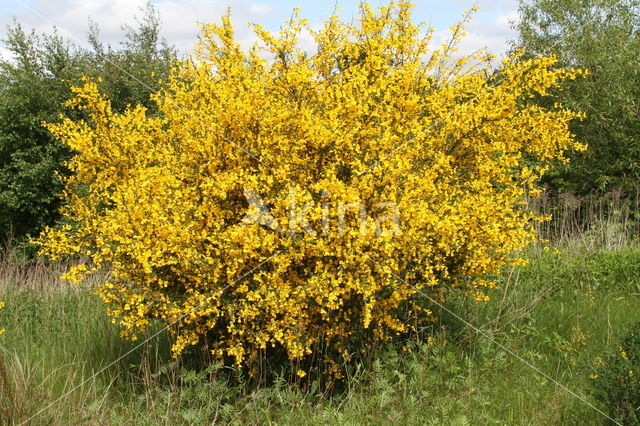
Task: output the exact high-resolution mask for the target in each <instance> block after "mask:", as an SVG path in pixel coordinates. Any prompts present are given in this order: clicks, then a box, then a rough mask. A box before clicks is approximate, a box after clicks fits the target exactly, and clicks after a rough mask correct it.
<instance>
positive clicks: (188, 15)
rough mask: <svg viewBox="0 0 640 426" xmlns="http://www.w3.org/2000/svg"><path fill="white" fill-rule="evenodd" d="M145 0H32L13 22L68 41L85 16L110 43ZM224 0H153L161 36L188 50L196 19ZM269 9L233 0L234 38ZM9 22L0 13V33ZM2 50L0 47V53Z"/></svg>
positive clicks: (210, 15)
mask: <svg viewBox="0 0 640 426" xmlns="http://www.w3.org/2000/svg"><path fill="white" fill-rule="evenodd" d="M145 3H146V0H58V1H51V0H37V1H36V2H34V3H33V9H32V10H31V9H29V8H27V7H22V8H21V9H20V10H19V12H18V13H17V15H16V18H17V20H18V22H20V23H21V24H22V26H23V27H24V28H25V29H27V30H30V29H35V30H36V32H45V33H49V32H51V31H52V30H53V27H54V26H55V27H57V28H58V30H59V32H60V33H61V34H62V35H63V36H64V37H67V38H69V39H71V40H73V41H74V42H77V43H85V42H86V38H87V37H86V36H87V32H88V29H89V25H88V24H89V19H91V20H92V21H94V22H97V23H98V25H99V28H100V36H101V39H102V40H103V41H104V42H106V43H110V44H112V45H117V43H118V42H119V41H121V40H122V35H123V32H122V26H123V25H124V24H128V25H133V26H135V18H136V16H140V9H141V8H142V7H143V6H144V4H145ZM228 4H229V1H228V0H163V1H160V2H157V3H154V5H155V6H156V8H157V9H158V11H159V12H160V18H161V21H162V36H163V37H165V38H166V39H167V40H168V41H169V43H171V44H174V45H176V47H178V48H179V49H180V50H181V51H182V52H185V53H186V52H189V51H190V50H191V49H192V48H193V47H194V44H195V42H196V40H197V35H198V32H199V29H198V23H205V22H219V19H220V16H221V15H223V14H224V13H225V12H226V10H227V5H228ZM272 13H273V9H272V8H271V7H270V6H268V5H266V4H262V3H258V2H255V1H249V0H239V1H235V2H233V6H232V21H233V23H234V28H235V29H236V36H237V39H238V42H239V43H240V44H241V45H243V46H248V45H250V44H251V43H252V42H253V41H254V40H255V36H254V35H253V31H252V30H251V29H250V28H249V27H248V26H247V23H248V22H250V21H259V20H260V18H264V17H265V16H268V15H270V14H272ZM10 22H11V17H10V16H6V15H5V16H0V35H2V38H4V33H5V31H4V29H5V28H6V25H7V24H8V23H10ZM1 52H2V51H0V53H1Z"/></svg>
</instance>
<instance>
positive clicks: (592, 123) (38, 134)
mask: <svg viewBox="0 0 640 426" xmlns="http://www.w3.org/2000/svg"><path fill="white" fill-rule="evenodd" d="M519 12H520V17H519V21H518V22H517V23H516V24H515V27H516V29H517V30H518V34H519V36H518V39H517V40H516V41H515V42H514V45H513V47H514V48H517V49H525V51H526V52H527V55H529V56H534V55H539V54H544V55H556V56H558V57H559V59H560V64H559V66H562V67H577V68H582V69H587V70H588V71H589V75H588V77H586V78H579V79H577V80H574V81H568V82H565V83H564V84H563V86H564V87H563V88H562V90H559V91H558V93H557V94H556V96H555V98H554V99H552V100H551V102H555V101H558V102H561V103H562V104H564V105H565V106H567V107H569V108H571V109H573V110H577V111H582V112H584V113H585V114H586V118H585V119H584V120H582V121H576V122H574V123H573V126H572V130H573V132H574V133H575V134H576V136H577V139H578V140H580V141H581V142H584V143H587V144H588V145H589V148H588V149H587V150H586V151H584V152H572V153H570V154H569V157H570V159H571V161H570V162H569V163H568V164H563V163H558V164H556V165H555V166H554V167H553V168H552V169H551V170H549V172H548V173H547V175H546V176H545V177H544V178H543V181H542V182H541V183H542V184H543V185H545V186H546V187H547V188H548V189H549V194H551V196H552V197H553V196H559V195H561V194H567V193H570V194H575V195H576V196H578V197H593V196H594V195H595V194H607V193H611V192H612V191H615V192H616V193H619V194H622V195H621V198H622V200H629V203H630V204H637V202H638V194H639V191H640V189H639V188H640V184H639V182H640V125H639V124H638V117H640V66H639V65H638V58H639V57H640V1H638V0H595V1H590V2H585V1H582V0H521V1H520V9H519ZM214 18H215V17H212V19H214ZM159 31H160V19H159V16H158V13H157V10H155V9H154V8H153V6H151V5H150V4H149V5H147V7H146V9H144V10H143V11H142V13H141V14H140V17H139V19H138V20H137V25H136V26H134V27H123V41H122V42H121V43H120V44H119V45H117V46H115V47H114V46H110V45H105V44H104V43H102V42H101V41H100V34H99V27H98V25H97V24H95V23H92V24H91V25H90V31H89V33H88V36H87V42H88V43H87V46H88V47H83V46H81V45H79V44H78V43H73V42H71V41H69V40H67V39H65V38H64V37H62V36H61V35H60V34H59V33H57V32H53V33H52V34H37V33H35V32H25V31H24V29H23V28H22V27H21V25H20V24H19V23H18V22H13V24H11V25H10V26H9V28H8V31H7V35H6V39H5V40H4V44H5V46H6V48H7V49H8V50H9V52H10V53H11V57H10V58H3V59H2V60H0V93H1V96H0V236H10V238H11V239H13V240H14V241H25V240H26V237H27V236H29V235H36V234H37V233H38V232H39V230H40V229H42V227H43V226H45V225H51V224H54V223H56V221H57V220H58V214H57V210H58V208H59V206H60V200H59V198H58V195H57V194H58V193H59V191H60V190H61V189H62V185H61V179H60V176H64V175H65V174H67V173H68V172H67V170H66V169H65V167H64V164H65V161H66V160H67V159H68V158H69V157H70V155H71V153H70V152H69V151H68V150H67V149H66V148H65V147H64V146H63V145H62V144H60V143H58V142H56V141H55V140H54V139H53V138H52V136H51V135H50V134H49V133H48V131H47V130H46V129H45V128H44V127H43V126H42V122H43V121H55V120H57V118H58V116H59V114H61V113H64V114H74V112H72V111H70V110H68V109H67V108H66V107H65V106H63V103H64V101H65V100H67V99H69V98H70V97H71V91H70V87H71V86H73V85H75V84H77V83H78V82H79V81H80V79H81V77H82V76H89V77H99V78H101V79H102V83H101V87H102V90H103V91H105V92H106V94H107V95H108V97H109V99H111V100H112V106H113V108H114V109H115V110H118V111H122V110H123V109H124V108H126V106H127V105H130V104H131V105H133V104H141V105H144V106H146V107H147V108H149V110H150V112H151V113H154V111H155V109H154V108H155V106H154V104H153V103H152V102H151V101H150V100H149V94H150V93H152V92H154V91H156V90H157V89H158V88H159V87H160V84H161V82H162V80H163V79H164V78H165V77H166V75H167V73H168V72H169V70H170V68H171V64H172V61H173V60H174V59H176V56H177V53H176V49H175V48H173V47H172V46H171V45H169V44H167V42H166V41H164V40H162V39H161V38H160V36H159ZM545 102H549V100H546V101H545ZM75 114H77V113H75ZM631 212H632V214H631V215H632V217H631V220H632V221H635V222H638V219H639V218H638V212H637V209H632V210H631Z"/></svg>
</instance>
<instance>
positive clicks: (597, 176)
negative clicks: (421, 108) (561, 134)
mask: <svg viewBox="0 0 640 426" xmlns="http://www.w3.org/2000/svg"><path fill="white" fill-rule="evenodd" d="M516 27H517V30H518V31H519V40H518V41H517V43H516V45H517V47H518V48H525V49H526V50H527V51H528V53H529V54H530V55H532V56H534V55H540V54H542V55H557V56H558V58H559V65H560V66H572V67H579V68H581V69H586V70H588V71H589V77H588V78H584V79H579V80H575V81H565V82H563V83H562V89H563V90H562V91H561V92H559V93H558V95H557V96H558V98H559V99H560V100H561V101H562V102H563V103H564V104H566V105H567V106H568V107H569V108H571V109H573V110H576V111H582V112H584V113H585V114H586V119H585V120H582V121H579V122H574V123H573V124H572V131H573V132H574V133H575V134H576V137H577V139H578V140H579V141H581V142H583V143H587V144H588V145H589V149H587V150H586V151H584V152H574V153H572V154H570V158H571V161H570V162H569V163H568V164H561V165H558V166H556V167H554V168H553V169H552V170H551V171H550V173H549V174H548V176H547V177H546V178H545V182H546V183H547V184H549V185H550V186H551V188H552V189H554V190H556V191H558V192H562V191H566V190H569V191H573V192H578V193H581V194H585V193H590V192H594V191H604V192H609V191H611V190H612V189H615V188H619V187H621V188H622V189H623V190H624V191H625V193H626V194H631V195H632V196H636V192H637V188H638V182H639V179H640V167H638V164H639V163H638V161H637V159H638V157H640V126H638V124H637V116H638V99H639V98H640V88H639V86H638V84H637V81H638V79H639V78H640V74H639V73H640V68H638V67H637V65H636V64H637V58H638V56H639V55H640V38H639V37H638V30H639V29H640V2H638V1H637V0H597V1H588V2H586V1H582V0H521V2H520V20H519V23H518V24H517V26H516Z"/></svg>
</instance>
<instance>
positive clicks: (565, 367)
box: [0, 246, 640, 425]
mask: <svg viewBox="0 0 640 426" xmlns="http://www.w3.org/2000/svg"><path fill="white" fill-rule="evenodd" d="M527 256H528V257H529V259H530V260H531V262H530V264H529V265H528V266H525V267H519V268H514V269H512V270H507V271H504V273H503V274H501V275H500V276H498V277H497V280H498V282H499V284H500V287H501V288H500V290H496V291H495V293H494V294H493V295H492V296H493V297H492V299H491V301H489V302H486V303H478V302H472V301H469V300H467V299H464V298H462V297H459V296H456V295H455V294H453V295H451V297H450V298H449V301H448V302H447V304H446V306H445V307H446V309H448V310H450V311H451V312H453V314H451V313H447V312H446V310H443V311H442V313H441V315H442V320H441V322H440V323H439V324H436V325H434V327H433V328H432V329H429V330H424V331H423V333H422V337H421V338H420V339H418V340H416V341H415V342H413V343H411V344H410V345H409V346H408V347H407V350H402V349H401V348H400V346H398V345H396V346H394V345H389V347H387V348H385V349H384V350H382V351H380V353H378V354H376V355H375V357H374V358H373V359H374V360H373V362H372V363H371V364H370V365H367V366H363V365H354V366H353V368H351V369H350V376H349V378H348V380H347V381H346V382H345V387H344V389H342V390H341V391H339V392H335V393H333V394H327V393H321V392H318V391H317V390H315V389H314V391H313V392H311V391H307V392H303V391H301V390H299V389H297V388H296V387H294V386H291V385H289V384H287V381H286V380H285V379H284V378H280V379H279V380H276V382H275V383H274V384H273V385H272V386H270V387H266V388H256V387H249V386H246V385H244V384H243V383H242V380H241V378H238V377H237V376H234V373H233V372H231V371H229V370H228V369H226V368H222V367H219V366H211V367H210V368H208V369H206V370H203V371H197V372H196V370H193V369H189V368H188V367H187V364H186V362H184V360H172V359H171V358H170V357H169V355H168V347H169V338H168V336H167V335H166V333H160V334H159V335H158V336H157V337H155V338H153V339H151V340H150V341H149V342H148V343H145V344H143V345H141V346H139V344H137V343H136V342H126V341H123V340H121V339H120V338H119V336H118V330H117V329H116V327H115V326H113V325H112V324H111V323H110V322H109V320H108V319H107V318H106V317H105V315H103V312H102V311H103V307H102V305H101V302H100V301H99V300H97V298H95V297H93V296H91V295H90V290H89V289H88V288H86V287H82V288H74V287H69V286H67V285H65V284H62V283H60V282H59V281H58V280H57V279H56V276H57V274H59V272H60V271H61V270H62V269H63V268H64V267H65V266H64V265H59V264H55V265H47V264H36V265H25V264H23V263H21V262H19V261H17V260H15V259H5V260H4V263H2V265H0V300H3V301H5V302H6V307H5V309H3V310H1V311H0V325H1V326H2V327H4V328H6V329H7V332H6V333H5V334H3V335H1V336H0V423H2V424H21V423H23V422H26V424H55V425H58V424H92V425H94V424H121V423H127V424H139V425H147V424H148V425H156V424H167V425H169V424H171V425H174V424H209V423H214V422H215V423H231V424H245V423H249V424H263V423H275V424H388V423H390V422H399V423H402V424H452V425H453V424H455V425H458V424H459V425H463V424H487V425H489V424H505V423H508V424H522V425H527V424H559V423H561V424H576V425H577V424H580V425H582V424H605V423H606V418H605V417H604V416H603V415H601V414H599V413H598V412H597V411H596V410H595V409H594V408H592V407H590V405H592V406H594V407H596V408H597V409H600V410H603V411H606V407H603V406H601V405H599V403H598V402H597V401H595V400H594V399H593V398H592V397H591V396H590V394H589V392H588V390H589V385H590V383H589V381H590V379H589V378H588V376H589V374H590V373H591V372H592V370H593V365H594V363H595V362H597V359H598V357H602V356H603V355H604V354H606V353H607V352H609V351H612V350H615V345H616V339H617V337H618V336H619V335H620V334H622V333H623V332H625V331H626V329H627V328H628V327H629V326H630V325H631V324H632V323H634V322H636V321H638V320H640V311H639V310H638V309H637V306H638V302H639V301H640V300H639V299H640V264H639V263H638V262H637V259H638V257H639V256H640V247H638V246H625V247H622V248H619V249H616V250H610V249H586V248H576V247H575V246H572V247H571V248H567V249H560V251H559V252H558V253H555V252H554V251H553V250H550V251H544V250H542V249H539V248H534V249H531V250H530V252H529V253H528V254H527ZM101 279H104V277H97V278H96V280H98V281H99V280H101ZM458 317H460V318H463V319H464V320H465V321H468V322H470V323H472V324H474V325H475V326H477V327H480V329H481V330H482V334H480V333H478V332H477V330H474V329H471V328H470V327H468V326H467V325H465V324H464V323H463V322H462V321H460V319H459V318H458ZM154 332H155V330H154V331H151V332H150V334H149V335H151V333H154ZM142 340H144V338H143V339H142ZM501 346H502V347H501ZM505 348H507V349H506V350H505ZM518 357H519V358H521V359H519V358H518ZM116 359H118V361H117V362H115V363H114V362H113V361H114V360H116ZM522 359H523V360H526V361H527V362H529V363H531V364H532V365H534V366H536V368H539V369H540V370H541V371H543V372H544V373H545V374H547V375H548V377H550V378H551V379H549V378H548V377H545V376H543V375H541V374H540V373H539V372H537V371H534V369H532V368H530V367H529V366H527V365H526V364H525V363H524V362H523V361H522ZM96 373H97V374H96ZM230 376H232V377H234V378H235V380H233V381H230V380H228V378H229V377H230ZM558 383H561V384H562V385H563V386H566V388H568V389H570V390H571V391H572V392H574V393H575V396H574V395H571V394H570V393H569V392H567V391H566V390H565V389H563V388H562V387H560V386H559V385H558ZM40 410H42V411H40ZM34 415H35V417H34Z"/></svg>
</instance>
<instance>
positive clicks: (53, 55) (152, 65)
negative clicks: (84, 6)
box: [0, 6, 175, 239]
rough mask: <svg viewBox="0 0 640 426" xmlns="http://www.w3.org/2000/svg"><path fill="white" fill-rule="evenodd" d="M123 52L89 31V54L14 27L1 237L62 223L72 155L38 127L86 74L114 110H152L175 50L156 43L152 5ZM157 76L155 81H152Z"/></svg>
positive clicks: (1, 137) (2, 88) (0, 120)
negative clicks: (96, 80)
mask: <svg viewBox="0 0 640 426" xmlns="http://www.w3.org/2000/svg"><path fill="white" fill-rule="evenodd" d="M125 30H126V31H125V42H124V43H123V46H122V47H121V48H120V49H112V48H111V47H109V46H107V47H105V46H104V45H103V44H101V43H100V42H99V38H98V29H97V26H95V25H94V26H93V27H92V32H91V34H90V37H89V38H90V41H91V45H92V49H89V50H87V49H84V48H80V47H78V46H77V45H75V44H73V43H71V42H69V41H66V40H64V39H63V38H62V37H61V36H60V35H59V34H58V33H57V32H54V33H52V34H49V35H47V34H43V35H38V34H36V33H35V32H33V31H32V32H30V33H27V32H25V31H24V30H23V28H22V26H21V25H20V24H19V23H17V22H14V23H13V24H12V25H11V26H9V28H8V32H7V39H6V40H5V44H6V47H7V48H8V50H9V52H10V53H11V57H10V58H7V59H4V60H2V61H0V93H2V96H0V236H1V237H3V238H4V237H5V236H7V235H9V236H11V237H14V238H17V239H20V237H24V236H25V235H28V234H31V235H35V234H37V233H39V232H40V230H41V229H42V228H43V226H45V225H52V224H54V223H55V222H56V221H57V220H58V219H59V214H58V211H57V210H58V208H59V206H60V199H59V197H58V194H59V193H60V191H61V190H62V187H63V185H62V182H61V181H60V179H59V178H58V176H57V175H58V174H62V175H65V174H67V170H66V168H65V167H64V163H65V161H67V160H68V159H69V157H70V155H71V152H70V150H69V148H68V147H66V146H64V145H62V144H60V143H58V142H57V141H55V140H54V139H53V138H52V136H51V134H50V133H49V132H48V131H47V130H46V129H45V128H44V127H43V126H42V125H41V123H42V122H44V121H52V120H55V119H56V118H57V117H58V116H59V114H60V113H66V114H71V111H69V110H68V109H66V108H64V107H63V106H62V103H63V102H64V101H65V100H67V99H69V98H70V97H72V96H73V94H72V92H71V91H70V85H73V84H80V82H81V80H80V77H81V76H82V75H92V76H96V77H102V78H103V79H104V89H105V91H106V93H108V94H109V96H110V98H111V99H112V101H113V104H114V108H115V109H116V110H117V111H123V110H124V109H125V108H126V106H127V104H142V105H145V106H147V107H149V108H153V106H154V105H155V104H153V103H152V102H151V101H150V99H149V93H150V92H152V91H156V90H157V89H158V88H159V82H158V79H161V78H164V77H166V75H167V73H168V70H169V67H170V64H171V60H172V58H174V57H175V52H174V51H173V49H171V48H169V47H168V46H166V43H164V42H162V41H160V40H159V38H158V31H159V21H158V18H157V15H156V13H155V11H154V9H153V8H152V7H151V6H148V8H147V9H146V11H145V12H144V15H143V16H142V18H141V20H140V21H139V22H138V27H137V28H125ZM151 76H153V77H151Z"/></svg>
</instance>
